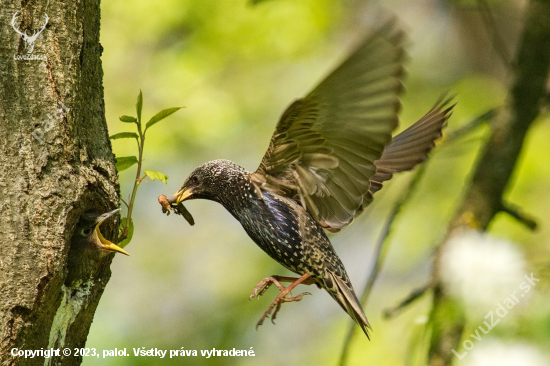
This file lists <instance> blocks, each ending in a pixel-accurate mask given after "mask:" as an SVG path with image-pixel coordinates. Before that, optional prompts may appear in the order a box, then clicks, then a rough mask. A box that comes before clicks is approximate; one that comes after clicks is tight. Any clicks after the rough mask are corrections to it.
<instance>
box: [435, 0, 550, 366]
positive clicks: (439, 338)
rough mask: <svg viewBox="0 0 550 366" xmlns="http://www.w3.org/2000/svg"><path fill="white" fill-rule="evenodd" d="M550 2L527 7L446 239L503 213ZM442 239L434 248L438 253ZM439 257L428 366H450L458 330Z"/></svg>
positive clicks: (533, 95) (534, 107)
mask: <svg viewBox="0 0 550 366" xmlns="http://www.w3.org/2000/svg"><path fill="white" fill-rule="evenodd" d="M549 40H550V1H548V0H533V1H531V2H530V3H529V5H528V7H527V13H526V16H525V25H524V30H523V35H522V37H521V39H520V45H519V47H518V51H517V55H516V61H515V65H514V70H513V71H514V76H515V77H514V82H513V84H512V86H511V91H510V95H509V103H508V106H507V109H506V112H505V113H503V114H502V115H501V116H499V117H497V118H496V119H495V123H493V125H492V133H491V136H490V137H489V140H488V142H487V144H486V145H485V147H484V150H483V152H482V154H481V155H480V158H479V160H478V162H477V165H476V167H475V170H474V173H473V179H472V182H471V185H470V187H469V189H468V190H467V193H466V196H465V199H464V201H463V203H462V205H461V207H460V208H459V210H458V211H457V214H456V216H455V218H454V219H453V221H452V222H451V225H450V228H449V232H448V234H447V238H449V237H451V236H452V235H455V234H456V233H457V232H459V231H460V230H462V229H463V228H474V229H478V230H485V229H486V228H487V227H488V225H489V224H490V223H491V221H492V220H493V218H494V217H495V215H496V214H497V213H499V212H501V211H504V212H506V211H507V208H506V206H505V205H504V204H503V195H504V193H505V191H506V188H507V187H508V186H509V181H510V178H511V177H512V173H513V171H514V167H515V165H516V161H517V159H518V157H519V154H520V152H521V149H522V146H523V142H524V139H525V136H526V134H527V131H528V129H529V127H530V126H531V124H532V122H533V120H534V119H535V117H536V116H537V115H538V114H539V111H540V108H541V104H542V101H543V100H544V98H545V96H546V94H547V91H546V90H545V87H546V83H547V80H548V74H549V67H550V41H549ZM446 243H447V240H445V241H444V242H443V244H442V245H441V246H440V247H439V250H438V253H439V254H440V253H442V251H443V250H444V248H445V245H446ZM439 259H440V256H439V255H438V258H437V259H436V262H435V266H434V283H435V284H436V285H435V289H434V299H433V313H432V321H433V322H432V324H433V328H432V338H431V344H430V354H429V364H430V365H432V366H440V365H451V364H452V362H453V358H454V354H453V353H452V351H451V350H452V349H453V348H454V349H459V344H460V340H461V338H462V331H463V329H464V324H465V319H464V312H463V310H462V309H461V306H460V304H458V303H457V302H456V301H455V300H454V299H453V298H452V297H451V296H450V295H449V293H448V291H447V289H446V287H445V285H444V284H443V283H441V282H440V280H439V279H440V278H441V276H440V270H441V268H440V263H439Z"/></svg>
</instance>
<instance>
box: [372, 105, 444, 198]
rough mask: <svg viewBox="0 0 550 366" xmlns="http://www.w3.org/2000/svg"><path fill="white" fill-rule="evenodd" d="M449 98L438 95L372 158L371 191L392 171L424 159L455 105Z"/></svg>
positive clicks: (401, 170) (388, 176)
mask: <svg viewBox="0 0 550 366" xmlns="http://www.w3.org/2000/svg"><path fill="white" fill-rule="evenodd" d="M451 99H452V98H449V99H447V100H445V101H443V98H440V100H439V101H438V102H436V104H435V106H434V107H433V108H432V109H431V110H430V111H429V112H428V113H427V114H426V115H425V116H424V117H422V118H421V119H419V120H418V121H417V122H416V123H414V124H413V125H411V126H410V127H409V128H407V129H406V130H405V131H403V132H401V133H400V134H398V135H397V136H395V137H394V138H393V139H392V141H391V143H390V144H388V145H387V146H386V147H385V148H384V152H383V153H382V157H381V158H380V159H378V160H376V161H375V162H374V165H376V174H375V175H374V176H373V177H372V178H371V179H370V189H369V192H370V194H371V195H372V194H374V193H376V192H378V191H379V190H380V189H381V188H382V183H383V182H385V181H387V180H390V179H391V177H392V176H393V174H394V173H399V172H403V171H406V170H410V169H412V168H414V167H415V166H416V165H417V164H419V163H421V162H423V161H424V160H426V158H427V157H428V153H429V152H430V150H431V149H432V148H433V147H434V146H435V143H434V141H435V140H437V139H438V138H440V137H441V129H442V128H443V127H444V126H445V123H446V122H447V120H448V119H449V117H450V116H451V111H452V109H453V107H454V104H453V105H451V106H448V104H449V102H450V101H451Z"/></svg>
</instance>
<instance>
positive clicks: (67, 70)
mask: <svg viewBox="0 0 550 366" xmlns="http://www.w3.org/2000/svg"><path fill="white" fill-rule="evenodd" d="M16 12H17V15H15V14H16ZM99 19H100V9H99V1H97V0H96V1H94V0H81V1H76V2H62V1H60V0H49V1H47V2H38V1H33V0H31V1H24V2H23V3H21V2H20V1H15V0H4V1H3V2H2V7H1V8H0V39H2V47H0V59H1V62H0V83H1V85H2V87H1V88H0V126H1V128H0V150H1V152H0V207H1V212H2V216H1V217H2V220H0V239H1V245H0V359H1V362H2V365H15V364H21V365H26V364H38V363H40V364H44V358H43V357H40V356H35V358H25V357H24V356H13V354H14V353H15V354H17V352H18V350H23V351H24V350H40V349H44V350H46V349H50V348H54V349H63V348H69V349H70V350H71V355H70V356H65V357H63V353H61V354H60V356H56V357H53V358H50V359H49V361H48V362H47V363H49V364H67V365H73V364H80V362H81V361H82V360H81V357H75V356H74V348H80V347H83V346H84V344H85V341H86V337H87V334H88V330H89V328H90V325H91V322H92V318H93V315H94V312H95V309H96V307H97V304H98V302H99V299H100V297H101V294H102V293H103V290H104V288H105V285H106V284H107V281H108V280H109V277H110V270H109V265H110V262H111V260H112V258H113V256H112V255H107V256H105V257H103V258H102V259H100V260H98V261H97V262H96V263H94V270H93V271H92V272H90V273H88V275H87V276H86V278H82V279H81V280H82V281H80V284H79V285H73V286H72V287H71V284H65V279H66V277H67V263H68V258H69V254H70V249H71V237H72V234H73V231H74V228H75V226H76V224H77V222H78V221H79V219H80V217H81V215H82V214H83V213H84V212H86V211H89V210H93V211H96V212H99V213H104V212H107V211H110V210H112V209H113V208H116V207H118V189H119V188H118V180H117V174H116V170H115V165H114V162H115V160H114V156H113V154H112V152H111V144H110V142H109V137H108V133H107V125H106V122H105V114H104V111H105V106H104V102H103V85H102V77H103V72H102V69H101V60H100V54H101V46H100V44H99ZM12 22H13V26H12ZM45 23H47V25H46V27H45V28H44V29H43V30H42V32H41V33H39V31H40V30H41V29H42V28H43V26H44V24H45ZM33 34H34V35H35V38H36V39H35V40H34V42H32V41H33V39H32V38H31V37H30V36H32V35H33ZM29 38H31V39H29ZM33 43H34V47H33ZM102 231H103V234H104V235H105V236H106V237H107V238H113V237H114V235H115V234H116V231H115V223H113V222H109V223H107V222H106V223H105V224H104V225H102ZM83 260H86V259H85V258H83Z"/></svg>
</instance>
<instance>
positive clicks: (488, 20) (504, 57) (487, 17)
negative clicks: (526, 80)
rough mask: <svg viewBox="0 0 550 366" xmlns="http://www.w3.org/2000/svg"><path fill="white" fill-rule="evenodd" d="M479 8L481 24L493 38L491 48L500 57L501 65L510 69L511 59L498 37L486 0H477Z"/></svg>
mask: <svg viewBox="0 0 550 366" xmlns="http://www.w3.org/2000/svg"><path fill="white" fill-rule="evenodd" d="M477 2H478V4H479V6H480V7H481V10H482V11H481V18H482V19H483V22H484V23H485V27H487V30H488V32H489V33H490V34H491V36H492V37H493V48H494V49H495V51H496V53H497V54H498V56H499V57H500V60H501V61H502V63H503V64H504V65H505V66H506V67H507V68H508V69H510V68H511V67H512V62H511V59H512V58H511V57H510V54H509V53H508V50H507V49H506V46H505V44H504V42H503V40H502V38H501V37H500V34H499V33H498V31H497V27H496V22H495V18H493V14H492V12H491V7H490V6H489V4H488V3H487V1H486V0H477Z"/></svg>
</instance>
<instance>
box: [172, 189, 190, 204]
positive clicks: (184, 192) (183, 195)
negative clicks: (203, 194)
mask: <svg viewBox="0 0 550 366" xmlns="http://www.w3.org/2000/svg"><path fill="white" fill-rule="evenodd" d="M192 195H193V188H181V189H180V190H179V191H177V192H176V193H175V194H174V197H177V199H176V204H177V203H180V202H183V201H185V200H186V199H188V198H189V197H191V196H192Z"/></svg>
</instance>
